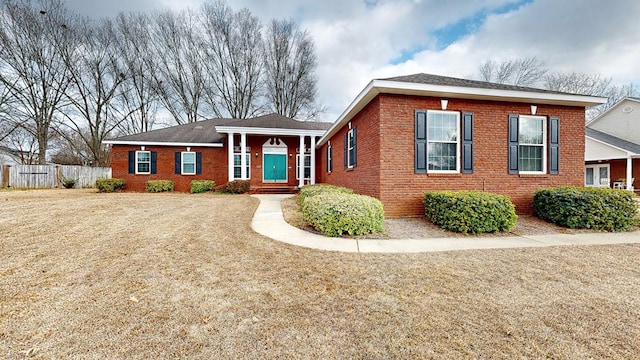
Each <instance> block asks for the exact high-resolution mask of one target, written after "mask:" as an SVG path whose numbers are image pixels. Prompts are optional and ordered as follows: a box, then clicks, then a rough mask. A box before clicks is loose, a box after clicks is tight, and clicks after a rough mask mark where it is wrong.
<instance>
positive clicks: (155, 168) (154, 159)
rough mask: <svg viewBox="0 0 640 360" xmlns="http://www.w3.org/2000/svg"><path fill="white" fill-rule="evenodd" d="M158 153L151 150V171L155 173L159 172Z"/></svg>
mask: <svg viewBox="0 0 640 360" xmlns="http://www.w3.org/2000/svg"><path fill="white" fill-rule="evenodd" d="M157 160H158V154H157V153H156V152H155V151H152V152H151V173H152V174H155V173H157V172H158V166H157V165H156V164H157Z"/></svg>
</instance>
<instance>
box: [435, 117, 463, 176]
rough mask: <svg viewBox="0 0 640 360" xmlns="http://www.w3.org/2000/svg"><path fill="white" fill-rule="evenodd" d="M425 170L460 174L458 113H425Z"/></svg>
mask: <svg viewBox="0 0 640 360" xmlns="http://www.w3.org/2000/svg"><path fill="white" fill-rule="evenodd" d="M427 170H428V171H429V172H431V173H458V172H460V113H459V112H456V111H440V110H428V111H427Z"/></svg>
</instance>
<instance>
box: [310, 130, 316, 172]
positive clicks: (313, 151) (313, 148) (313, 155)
mask: <svg viewBox="0 0 640 360" xmlns="http://www.w3.org/2000/svg"><path fill="white" fill-rule="evenodd" d="M315 183H316V137H315V136H313V135H312V136H311V184H315Z"/></svg>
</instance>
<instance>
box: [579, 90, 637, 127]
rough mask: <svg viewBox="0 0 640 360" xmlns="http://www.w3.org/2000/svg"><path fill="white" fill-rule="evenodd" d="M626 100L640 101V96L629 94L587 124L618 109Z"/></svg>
mask: <svg viewBox="0 0 640 360" xmlns="http://www.w3.org/2000/svg"><path fill="white" fill-rule="evenodd" d="M626 101H633V102H637V103H640V98H638V97H633V96H627V97H625V98H623V99H622V100H620V101H618V102H617V103H615V104H614V105H613V106H612V107H610V108H608V109H607V110H606V111H605V112H603V113H602V114H600V115H598V116H597V117H596V118H594V119H592V120H590V121H589V122H587V126H589V125H591V124H593V123H595V122H597V121H598V120H600V119H602V118H604V117H605V116H606V115H607V114H609V113H610V112H613V111H614V110H615V109H617V108H618V107H619V106H620V105H621V104H622V103H624V102H626Z"/></svg>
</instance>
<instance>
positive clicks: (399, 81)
mask: <svg viewBox="0 0 640 360" xmlns="http://www.w3.org/2000/svg"><path fill="white" fill-rule="evenodd" d="M382 93H385V94H400V95H416V96H434V97H440V98H443V99H450V98H454V99H473V100H489V101H504V102H524V103H531V104H532V105H536V104H551V105H565V106H579V107H589V106H595V105H600V104H604V103H605V102H606V101H607V99H606V98H603V97H596V96H587V95H580V94H570V93H563V92H558V91H551V90H544V89H535V88H529V87H522V86H514V85H505V84H495V83H489V82H485V81H477V80H468V79H460V78H454V77H448V76H440V75H432V74H424V73H420V74H412V75H406V76H397V77H391V78H386V79H374V80H372V81H371V82H369V84H368V85H367V86H366V87H365V88H364V89H363V90H362V91H361V92H360V94H358V96H357V97H356V98H355V99H354V100H353V102H352V103H351V104H350V105H349V107H347V109H346V110H345V111H344V112H343V113H342V114H341V115H340V117H338V119H337V120H336V122H335V123H334V124H333V126H332V127H331V128H330V129H329V130H328V131H327V133H326V134H325V135H324V136H323V137H322V138H321V139H320V141H319V142H318V145H322V144H323V143H325V142H326V141H327V140H328V139H329V138H331V136H333V135H334V134H335V133H336V132H337V131H338V130H339V129H340V128H342V127H343V126H344V125H345V124H346V123H347V122H349V121H350V120H351V119H352V118H353V117H354V116H355V115H356V114H357V113H358V112H360V110H362V109H363V108H364V107H365V106H366V105H367V104H368V103H369V102H370V101H371V100H373V99H374V98H375V97H376V96H377V95H378V94H382Z"/></svg>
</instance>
